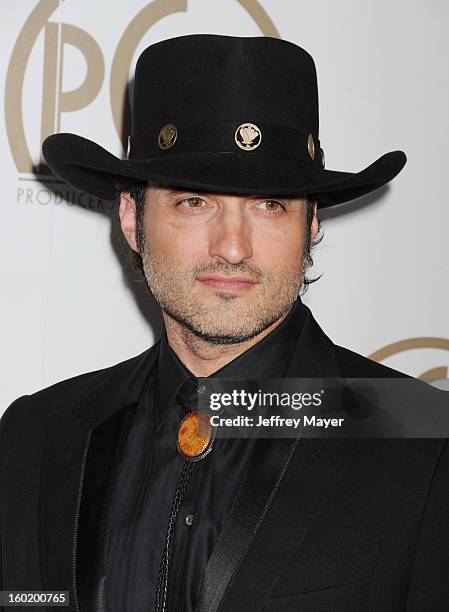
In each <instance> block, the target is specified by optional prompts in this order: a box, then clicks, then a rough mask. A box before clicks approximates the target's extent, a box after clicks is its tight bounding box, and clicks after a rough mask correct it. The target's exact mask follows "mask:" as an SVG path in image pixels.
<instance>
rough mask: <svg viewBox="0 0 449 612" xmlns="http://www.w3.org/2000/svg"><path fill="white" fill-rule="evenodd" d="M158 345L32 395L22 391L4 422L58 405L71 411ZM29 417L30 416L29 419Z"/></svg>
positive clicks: (35, 415)
mask: <svg viewBox="0 0 449 612" xmlns="http://www.w3.org/2000/svg"><path fill="white" fill-rule="evenodd" d="M154 346H155V345H153V346H152V347H150V348H149V349H147V350H145V351H144V352H143V353H140V354H139V355H135V356H133V357H130V358H128V359H126V360H124V361H121V362H119V363H115V364H113V365H111V366H107V367H104V368H101V369H98V370H93V371H90V372H84V373H83V374H77V375H76V376H72V377H70V378H67V379H64V380H61V381H58V382H56V383H54V384H52V385H49V386H48V387H44V388H43V389H40V390H38V391H36V392H34V393H31V394H29V395H22V396H20V397H18V398H17V399H16V400H14V401H13V402H12V403H11V404H10V405H9V406H8V408H7V409H6V410H5V412H4V414H3V415H2V417H1V421H2V422H3V424H4V423H5V422H6V421H8V423H11V424H12V422H22V423H25V422H27V420H28V419H30V418H32V419H33V420H34V419H36V418H39V419H40V418H41V417H42V415H43V414H45V413H46V412H48V410H51V409H56V410H57V411H58V412H59V413H61V414H65V413H67V414H68V413H69V412H70V411H71V410H72V408H73V406H74V405H76V404H79V403H81V402H83V401H84V400H86V399H88V398H89V397H91V396H92V395H93V394H95V393H98V392H100V391H101V389H103V388H104V387H105V386H106V385H107V384H108V383H109V381H111V380H113V379H114V378H117V379H119V378H120V377H121V376H122V375H126V372H127V371H131V370H132V369H133V367H134V366H135V365H136V364H137V363H138V362H139V361H140V360H142V359H143V358H145V357H146V356H147V355H148V354H149V352H150V351H151V350H152V349H153V348H154ZM25 419H26V420H25Z"/></svg>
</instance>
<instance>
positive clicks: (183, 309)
mask: <svg viewBox="0 0 449 612" xmlns="http://www.w3.org/2000/svg"><path fill="white" fill-rule="evenodd" d="M302 263H303V261H301V260H298V261H297V262H296V264H297V265H293V266H292V267H291V268H290V269H289V270H288V271H287V270H282V271H281V272H280V273H279V275H277V276H276V278H274V277H273V276H272V275H268V274H267V273H265V272H264V271H263V270H261V269H260V268H256V267H254V266H251V265H249V264H246V263H242V264H238V265H232V264H225V263H220V262H211V263H207V264H196V265H190V266H187V267H185V268H182V269H180V268H179V264H178V262H176V261H174V260H173V259H172V258H171V257H170V254H169V253H168V252H159V253H158V255H156V254H154V253H152V252H151V249H150V248H149V246H148V244H147V243H146V241H144V245H143V253H142V266H143V271H144V274H145V278H146V281H147V283H148V287H149V289H150V291H151V293H152V294H153V296H154V298H155V299H156V301H157V302H158V303H159V305H160V307H161V308H162V310H163V311H164V312H165V313H166V314H167V315H168V316H169V317H171V318H172V319H174V320H175V321H177V322H178V323H179V324H180V325H181V326H182V327H183V328H184V329H185V330H187V331H188V332H190V333H192V334H193V335H194V336H196V337H197V338H200V339H202V340H205V341H207V342H210V343H211V344H223V345H225V344H239V343H241V342H245V341H246V340H249V339H251V338H253V337H254V336H257V335H258V334H260V333H261V332H262V331H264V330H265V329H267V328H268V327H270V325H272V324H273V323H275V322H276V321H278V320H279V319H280V318H281V317H283V316H284V315H285V314H286V313H287V312H288V311H289V310H290V308H291V306H292V304H293V302H294V301H295V300H296V299H297V297H298V295H299V291H300V288H301V283H302V279H303V267H302ZM204 272H210V273H221V274H228V275H232V274H234V275H236V274H246V275H248V276H250V277H251V278H252V279H254V280H257V281H258V282H259V284H257V285H256V286H255V287H254V289H248V291H250V292H252V291H255V292H257V297H256V296H255V297H254V299H250V300H247V299H246V298H245V297H241V296H240V295H238V294H233V293H225V292H219V291H217V292H216V293H215V298H214V306H213V307H211V306H210V305H206V304H205V303H204V302H202V300H201V296H200V293H199V288H198V287H197V286H196V285H197V281H195V277H196V275H197V274H199V273H204ZM211 294H212V291H211Z"/></svg>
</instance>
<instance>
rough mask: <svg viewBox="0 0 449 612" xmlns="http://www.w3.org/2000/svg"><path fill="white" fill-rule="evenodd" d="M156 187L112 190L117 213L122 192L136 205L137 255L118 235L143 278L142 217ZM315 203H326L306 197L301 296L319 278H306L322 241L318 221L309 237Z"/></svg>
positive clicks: (128, 186)
mask: <svg viewBox="0 0 449 612" xmlns="http://www.w3.org/2000/svg"><path fill="white" fill-rule="evenodd" d="M158 186H160V185H158V184H157V183H154V182H150V181H146V182H137V181H133V182H128V183H127V182H126V181H115V182H114V189H115V197H114V200H115V204H116V205H117V211H118V204H119V202H120V194H121V193H122V192H126V193H129V195H130V196H131V197H132V199H133V200H134V202H135V204H136V243H137V248H138V249H139V253H136V252H135V251H134V250H133V249H131V247H130V246H129V245H128V243H127V242H126V240H125V238H124V236H123V234H122V233H121V232H120V234H121V236H122V239H123V240H122V243H123V247H124V248H125V250H126V251H127V254H128V256H129V258H130V263H131V265H132V267H133V268H134V270H136V271H138V272H140V273H141V274H142V277H143V278H145V275H144V271H143V264H142V256H141V253H143V250H144V242H145V234H144V223H143V216H144V210H145V195H146V192H147V189H149V188H150V187H158ZM315 202H318V204H325V203H326V202H325V198H324V197H323V196H322V195H320V194H317V195H313V194H308V195H307V216H306V242H305V246H304V262H303V274H304V279H303V284H302V288H301V294H304V293H305V292H306V291H307V289H308V287H309V285H311V284H312V283H315V282H316V281H317V280H319V279H320V278H321V275H320V276H318V277H317V278H308V277H307V276H306V271H307V270H308V269H309V268H311V267H312V266H313V258H312V249H313V247H315V246H316V245H317V244H318V243H319V242H321V240H322V239H323V232H322V228H321V223H320V221H318V234H317V237H316V238H315V240H312V236H311V227H312V220H313V205H314V203H315ZM117 217H118V213H117Z"/></svg>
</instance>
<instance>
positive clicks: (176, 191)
mask: <svg viewBox="0 0 449 612" xmlns="http://www.w3.org/2000/svg"><path fill="white" fill-rule="evenodd" d="M164 189H165V191H167V192H168V193H169V194H173V195H180V194H183V193H194V194H198V195H220V194H219V193H216V194H214V193H212V192H211V191H206V190H205V189H192V188H189V187H185V188H184V189H182V188H180V187H178V188H176V189H172V188H170V187H165V188H164ZM223 195H237V196H239V197H246V198H248V200H258V199H263V198H265V199H267V198H273V199H275V200H297V199H303V198H305V196H296V197H293V196H288V197H285V196H279V195H274V194H267V193H266V194H256V195H253V194H239V193H235V194H228V193H225V194H223Z"/></svg>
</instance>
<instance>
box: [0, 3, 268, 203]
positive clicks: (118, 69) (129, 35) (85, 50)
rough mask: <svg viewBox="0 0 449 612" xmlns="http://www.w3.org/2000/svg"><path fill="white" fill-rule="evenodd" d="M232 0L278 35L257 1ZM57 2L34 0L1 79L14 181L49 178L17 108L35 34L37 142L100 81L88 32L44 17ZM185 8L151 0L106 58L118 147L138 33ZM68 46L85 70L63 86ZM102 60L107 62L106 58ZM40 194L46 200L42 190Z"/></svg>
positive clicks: (25, 192) (88, 99)
mask: <svg viewBox="0 0 449 612" xmlns="http://www.w3.org/2000/svg"><path fill="white" fill-rule="evenodd" d="M235 1H236V2H237V3H238V4H239V5H240V6H241V7H243V9H244V10H245V11H246V13H247V14H248V15H249V16H250V18H251V19H252V20H253V21H254V22H255V23H256V24H257V26H258V27H259V29H260V30H261V32H262V34H264V35H266V36H275V37H279V33H278V31H277V29H276V27H275V25H274V24H273V22H272V21H271V19H270V17H269V15H268V14H267V13H266V11H265V9H264V8H263V7H262V6H261V5H260V4H259V2H258V0H235ZM59 6H60V0H40V1H39V2H37V4H36V6H35V8H34V9H33V11H32V12H31V13H30V15H29V17H28V18H27V20H26V21H25V23H24V25H23V27H22V30H21V31H20V33H19V35H18V37H17V41H16V44H15V46H14V49H13V52H12V55H11V58H10V62H9V66H8V71H7V76H6V84H5V90H6V93H5V115H6V129H7V135H8V142H9V147H10V150H11V154H12V157H13V159H14V163H15V166H16V168H17V171H18V173H19V180H33V179H38V180H39V181H40V182H46V181H51V182H55V179H54V177H53V176H52V175H51V173H50V172H49V170H48V168H47V167H46V166H45V165H44V164H43V163H42V161H40V162H39V163H37V164H34V163H33V154H32V152H31V150H32V149H33V147H30V142H29V141H30V137H29V134H27V131H26V129H25V124H26V123H25V121H24V117H23V112H22V99H23V95H24V81H25V74H26V70H27V66H28V63H29V60H30V58H31V55H32V53H33V50H34V48H35V43H36V40H37V39H38V37H39V36H40V34H41V33H43V58H42V65H43V70H42V81H41V87H42V89H41V92H39V94H38V95H41V99H42V110H41V117H40V142H42V141H43V140H44V139H45V138H46V137H47V136H49V135H51V134H54V133H56V132H59V131H60V124H61V116H62V115H63V114H64V113H73V112H76V111H80V110H81V109H84V108H86V107H88V106H89V105H90V104H92V102H93V101H94V100H95V99H96V98H97V96H98V94H99V92H100V90H101V88H102V87H103V86H104V85H105V65H106V62H105V58H104V56H103V52H102V50H101V48H100V46H99V44H98V42H97V41H96V40H95V38H94V36H92V34H90V33H89V32H87V31H86V30H84V29H82V28H80V27H78V26H76V25H73V24H68V23H59V22H52V21H50V18H51V16H52V15H53V13H54V12H55V11H56V10H57V9H58V7H59ZM187 10H188V0H153V2H150V3H149V4H147V5H146V6H144V8H142V9H141V10H140V11H139V12H138V13H137V14H136V15H135V16H134V17H133V19H132V20H131V22H130V23H129V24H128V26H127V27H126V29H125V31H124V32H123V34H122V36H121V38H120V40H119V41H118V43H117V46H116V49H115V52H114V53H113V56H112V58H111V59H112V61H111V63H110V65H111V69H110V73H109V75H108V76H109V79H108V81H109V83H108V85H109V99H110V109H111V118H112V121H113V124H114V127H115V129H116V131H117V133H118V135H119V138H120V140H121V141H122V144H123V147H124V150H125V149H126V142H127V137H128V134H129V132H130V130H129V126H130V108H129V101H128V96H127V95H126V91H127V87H128V77H129V71H130V66H131V62H132V58H133V56H134V53H135V51H136V49H137V47H138V45H139V43H140V41H141V40H142V38H143V37H144V35H145V34H146V33H147V32H148V31H149V30H150V29H151V28H152V27H153V26H154V25H155V24H157V23H158V22H159V21H161V20H162V19H164V18H165V17H168V16H170V15H174V14H177V13H186V12H187ZM68 45H70V46H72V47H75V48H76V49H77V50H78V51H79V52H80V53H81V55H82V56H83V58H84V60H85V64H86V66H87V71H86V74H85V77H84V80H83V82H82V83H81V84H80V85H79V86H78V87H76V89H73V90H69V91H65V90H64V89H63V83H64V78H63V77H64V70H65V69H66V70H68V71H70V70H72V71H73V66H69V67H67V66H66V60H65V58H64V49H66V48H67V46H68ZM107 59H108V58H107ZM107 64H108V65H109V61H108V62H107ZM36 119H37V118H36ZM35 153H37V152H35ZM41 191H42V189H41ZM18 195H20V196H21V198H22V200H23V201H24V202H28V203H30V202H31V200H32V197H33V195H34V191H33V190H32V189H25V188H21V190H19V191H18ZM41 199H42V201H45V200H46V198H45V196H44V195H42V196H41Z"/></svg>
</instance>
